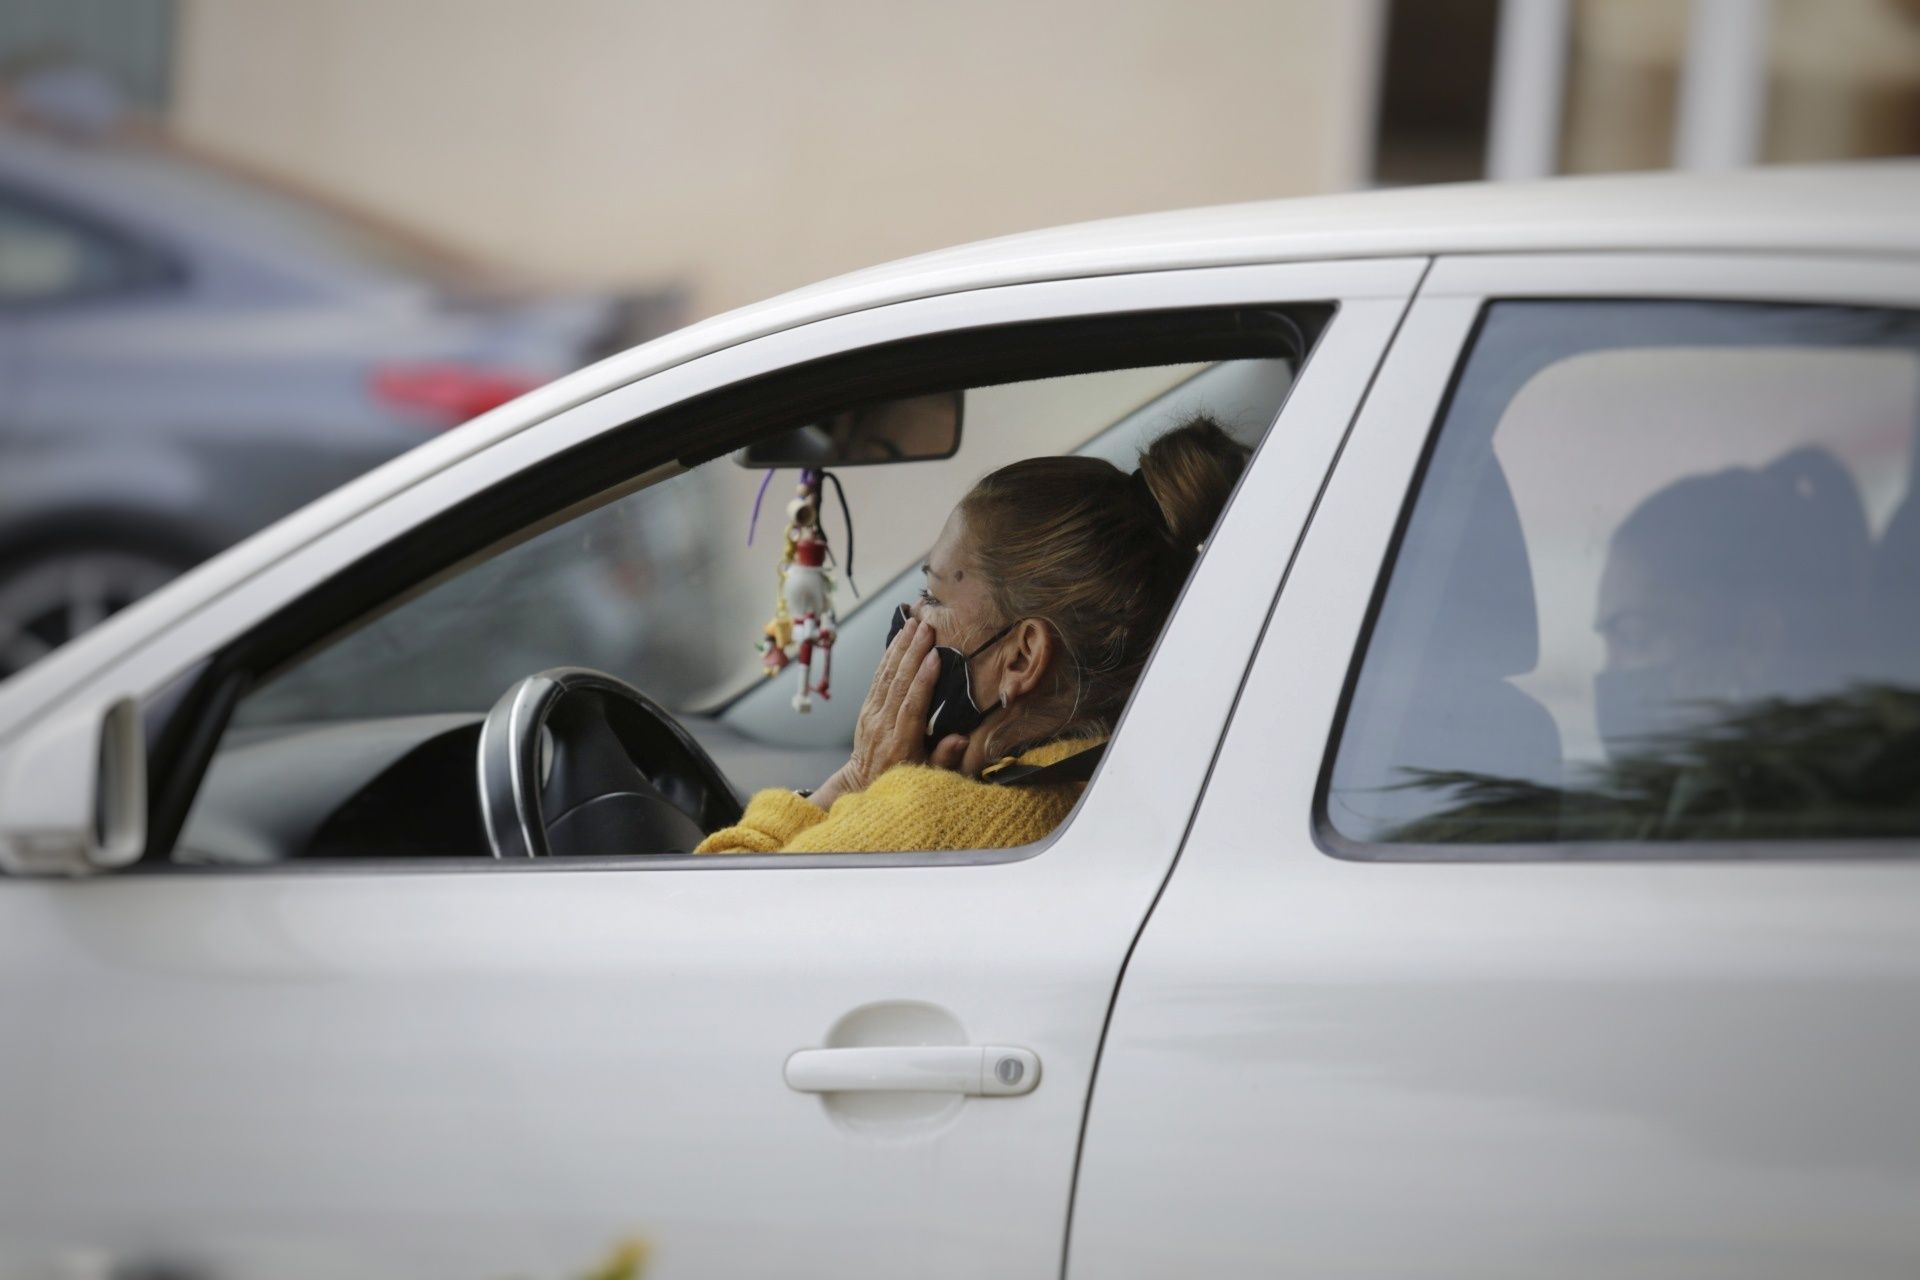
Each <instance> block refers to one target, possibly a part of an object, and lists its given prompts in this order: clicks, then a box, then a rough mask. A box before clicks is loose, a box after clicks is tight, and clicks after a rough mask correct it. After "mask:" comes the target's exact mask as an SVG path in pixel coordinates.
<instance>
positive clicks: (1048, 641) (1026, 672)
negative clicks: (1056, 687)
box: [1000, 618, 1054, 702]
mask: <svg viewBox="0 0 1920 1280" xmlns="http://www.w3.org/2000/svg"><path fill="white" fill-rule="evenodd" d="M1000 643H1001V644H1003V645H1005V646H1006V657H1005V658H1004V659H1003V662H1004V664H1005V665H1003V666H1002V667H1001V668H1000V696H1001V697H1002V698H1003V699H1005V700H1006V701H1007V702H1017V701H1019V700H1020V699H1021V698H1024V697H1026V696H1027V695H1028V694H1030V693H1032V692H1034V691H1035V690H1036V689H1038V688H1040V686H1041V682H1042V681H1043V680H1045V679H1046V677H1047V672H1049V671H1050V670H1052V669H1053V658H1054V639H1053V628H1051V627H1049V626H1048V625H1047V624H1046V623H1044V622H1042V621H1040V620H1039V619H1038V618H1022V619H1021V620H1020V621H1019V622H1016V623H1014V625H1013V630H1012V631H1009V632H1008V633H1007V638H1006V639H1004V640H1002V641H1001V642H1000Z"/></svg>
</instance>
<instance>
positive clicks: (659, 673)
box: [175, 357, 1296, 864]
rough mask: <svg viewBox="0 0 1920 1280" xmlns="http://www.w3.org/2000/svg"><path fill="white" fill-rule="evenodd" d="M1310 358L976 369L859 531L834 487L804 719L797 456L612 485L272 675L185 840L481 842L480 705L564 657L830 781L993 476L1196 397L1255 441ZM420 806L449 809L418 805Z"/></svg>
mask: <svg viewBox="0 0 1920 1280" xmlns="http://www.w3.org/2000/svg"><path fill="white" fill-rule="evenodd" d="M1295 364H1296V361H1294V360H1292V359H1288V358H1279V357H1273V358H1251V359H1234V360H1228V361H1223V362H1215V363H1187V364H1179V365H1160V366H1153V367H1146V368H1128V369H1119V370H1111V371H1104V372H1098V373H1087V374H1076V375H1071V376H1063V377H1053V378H1039V379H1032V380H1027V381H1018V382H1010V383H1004V384H998V385H988V386H979V387H974V388H971V389H969V390H967V391H966V392H965V399H964V429H963V434H962V439H961V443H960V448H959V450H958V452H957V453H955V455H954V456H953V457H951V458H946V459H941V460H937V461H925V462H913V463H908V464H902V465H892V466H877V467H864V468H863V467H849V468H845V469H843V470H840V471H837V472H835V475H836V476H837V477H838V478H839V480H840V481H841V483H842V484H843V485H844V487H845V491H846V499H847V508H848V510H850V511H851V513H852V518H853V530H852V536H851V537H849V536H848V533H847V529H846V525H845V522H844V517H843V515H842V512H841V511H840V510H839V508H838V505H837V504H833V505H831V506H829V508H828V510H827V513H826V518H825V521H824V524H825V528H826V530H827V532H828V534H829V536H830V539H831V545H832V548H833V554H834V565H835V572H836V577H837V579H838V585H837V588H836V596H835V600H834V607H835V609H836V611H837V612H838V614H839V618H840V624H839V630H838V636H837V638H836V640H835V641H834V644H833V649H832V661H833V668H832V671H833V675H832V695H833V696H832V697H831V699H829V700H820V701H818V702H816V705H815V707H814V710H813V711H812V713H810V714H807V715H801V714H798V713H796V711H795V710H794V708H793V706H792V705H791V694H792V690H791V689H790V688H789V687H788V686H789V684H790V683H791V681H790V680H779V681H769V680H767V679H765V672H766V664H765V663H764V662H763V659H762V654H761V651H760V647H759V643H758V642H759V641H760V639H761V637H762V635H763V633H764V631H765V628H766V626H767V623H768V618H769V616H770V615H771V614H772V613H773V611H774V608H775V603H776V593H777V591H778V588H779V579H778V578H777V576H776V565H777V563H778V560H779V555H780V548H781V534H782V526H783V524H784V522H785V515H784V505H785V502H786V496H785V495H787V494H789V493H790V491H791V488H792V483H793V476H792V473H790V472H787V473H777V474H775V475H774V476H772V477H771V479H770V478H769V476H768V474H767V473H765V472H763V471H758V470H748V469H745V468H742V467H740V466H738V465H735V463H734V462H733V461H732V460H731V459H729V458H720V459H716V460H714V461H711V462H706V463H703V464H701V465H699V466H697V467H694V468H692V469H690V470H687V471H684V472H681V473H679V474H675V475H671V476H669V477H667V478H665V479H663V480H660V481H658V482H656V483H653V484H650V485H648V486H647V487H645V488H642V489H640V490H638V491H635V492H632V493H630V494H628V495H626V496H624V497H621V498H618V499H616V500H614V501H611V502H608V503H605V504H604V505H601V506H599V507H597V508H596V509H593V510H591V511H588V512H587V513H585V514H583V515H580V516H577V517H575V518H573V519H571V520H568V521H566V522H565V523H562V524H559V525H557V526H555V527H553V528H550V529H547V530H545V531H543V532H541V533H539V534H537V535H536V536H534V537H532V538H530V539H528V540H526V541H523V542H520V543H519V544H518V545H514V546H511V547H510V548H509V549H507V550H505V551H503V552H501V553H499V554H497V555H494V556H492V557H491V558H487V559H483V560H481V561H480V562H478V563H475V564H472V565H470V566H468V567H466V568H464V569H462V570H459V571H457V572H455V573H453V574H452V575H450V576H447V577H445V578H444V579H443V580H441V581H439V582H437V583H435V584H433V585H431V586H430V587H428V588H427V589H425V590H423V591H420V592H419V593H417V594H414V595H412V596H411V598H407V599H404V600H402V601H400V602H398V603H396V604H394V605H392V606H391V607H389V608H387V609H385V610H384V611H382V612H379V613H377V614H376V615H374V616H372V617H369V618H367V619H365V620H364V621H363V622H362V623H360V624H359V625H357V626H355V627H354V628H352V629H350V630H349V631H347V632H346V633H344V634H343V635H341V636H340V637H338V638H337V639H335V640H333V641H332V642H330V643H327V644H325V645H322V646H320V647H318V648H316V649H314V650H313V651H311V652H310V653H308V654H307V655H306V656H305V657H303V658H300V659H298V660H296V661H294V662H293V663H292V664H291V665H289V666H288V667H286V668H285V669H284V670H282V671H281V672H279V673H278V674H277V675H275V676H274V677H273V678H272V679H271V680H269V681H267V682H266V683H264V684H262V685H260V686H259V687H257V688H255V689H254V690H253V691H252V692H251V693H250V694H249V695H248V696H246V697H245V698H244V699H243V700H242V701H241V703H240V705H239V706H238V708H237V709H236V711H235V713H234V715H233V717H232V719H231V721H230V725H229V728H228V730H227V732H226V734H225V736H224V737H223V738H222V740H221V743H220V747H219V749H218V751H217V752H216V753H215V755H214V758H213V760H212V763H211V765H210V767H209V769H208V772H207V775H206V777H205V779H204V782H203V784H202V786H201V788H200V791H199V793H198V796H197V798H196V799H195V801H194V804H193V808H192V810H191V813H190V816H189V819H188V822H187V826H186V829H185V831H184V833H183V835H182V837H181V839H180V841H179V843H178V846H177V848H176V850H175V857H176V860H181V861H190V862H202V863H205V862H213V863H225V864H234V863H264V862H272V861H278V860H282V859H284V858H287V857H297V856H318V855H333V854H351V853H354V852H356V851H357V852H361V853H365V852H370V851H373V849H372V848H371V847H370V846H372V845H375V844H377V845H378V846H379V850H380V851H383V852H388V853H391V852H397V851H398V852H411V853H467V854H474V855H484V854H485V852H486V845H485V843H484V841H483V840H481V839H480V838H479V836H478V834H477V821H476V818H475V814H474V812H473V810H474V805H475V800H474V785H475V784H474V751H475V744H476V741H477V738H478V733H479V724H480V720H481V718H482V717H483V716H484V714H485V713H486V712H487V711H488V709H489V708H491V707H492V706H493V705H494V704H495V703H496V702H497V701H498V700H499V699H500V697H501V695H502V694H503V693H505V692H506V691H507V690H508V689H509V688H510V687H512V686H513V685H514V684H515V682H517V681H519V680H521V679H522V678H524V677H526V676H529V675H532V674H534V673H535V672H539V671H542V670H546V669H549V668H554V667H561V666H585V667H592V668H596V669H599V670H602V671H605V672H608V673H609V674H612V675H614V676H616V677H618V678H619V679H621V680H623V681H625V682H627V683H629V684H631V685H633V686H634V687H636V688H637V689H639V690H640V691H641V692H642V693H644V694H646V695H648V696H649V697H650V698H652V699H653V700H655V701H656V702H658V703H660V704H661V705H662V706H664V707H665V708H667V709H668V710H669V711H671V712H672V713H673V714H674V715H675V716H676V718H677V719H678V721H679V723H680V724H681V725H682V726H683V727H684V728H685V730H686V731H687V732H688V733H689V734H691V735H692V737H693V738H694V739H695V740H697V741H698V742H699V744H700V745H701V746H702V748H703V749H704V750H706V751H707V752H708V753H709V754H710V755H711V756H712V758H713V759H714V760H715V761H716V763H717V764H718V765H719V767H720V768H721V769H722V770H723V771H724V772H725V774H726V775H727V777H728V778H729V780H730V781H731V783H732V784H733V786H734V787H735V789H736V790H738V791H739V792H741V793H750V792H752V791H754V790H756V789H759V788H761V787H764V786H769V785H779V786H785V787H793V786H801V785H813V784H814V783H816V782H817V781H818V780H819V779H820V778H821V777H824V776H825V775H826V774H827V773H829V772H831V771H832V769H834V768H835V767H837V766H838V764H839V763H841V762H843V761H844V760H845V757H846V753H847V750H848V748H849V747H850V745H851V742H852V724H853V718H854V717H853V713H854V712H855V711H856V710H857V708H858V705H859V703H860V701H861V698H862V695H863V694H864V693H865V688H866V684H867V681H868V679H869V678H870V676H871V674H872V671H873V668H874V664H875V662H876V661H877V658H878V655H879V653H880V651H881V649H882V648H883V647H884V641H885V638H886V632H887V624H888V622H889V618H890V615H891V613H892V610H893V607H894V605H896V604H898V603H900V602H902V601H905V600H910V599H912V598H913V595H914V593H915V591H916V590H917V588H918V586H919V585H920V584H919V582H918V566H919V565H920V564H921V563H922V561H923V559H924V558H925V553H926V551H927V549H928V548H929V547H930V546H931V545H932V543H933V541H934V539H935V537H936V536H937V534H938V532H939V529H940V527H941V525H942V523H943V522H944V520H945V518H946V515H947V513H948V511H949V510H950V509H951V508H952V506H953V504H954V503H955V502H957V501H958V500H959V498H960V497H961V496H962V495H963V494H964V492H965V491H966V489H967V488H968V487H970V486H971V485H972V483H973V482H974V481H975V480H976V479H978V478H979V477H980V476H981V475H983V474H985V473H986V472H989V471H992V470H994V469H996V468H997V467H999V466H1001V465H1004V464H1005V463H1007V462H1010V461H1013V460H1015V459H1018V458H1023V457H1031V456H1035V455H1040V454H1050V453H1071V452H1076V451H1081V452H1088V453H1093V454H1097V455H1100V456H1107V457H1116V456H1117V457H1120V458H1122V459H1125V460H1126V461H1127V463H1128V465H1131V456H1132V453H1133V452H1134V451H1135V450H1137V449H1138V448H1139V447H1140V446H1141V445H1142V444H1143V443H1144V442H1145V441H1146V440H1147V439H1149V438H1151V437H1152V436H1154V435H1157V434H1159V433H1160V432H1162V431H1165V430H1167V429H1168V428H1170V427H1173V426H1176V425H1178V424H1179V423H1180V422H1181V421H1183V420H1184V419H1186V418H1187V417H1190V416H1191V415H1193V414H1194V413H1197V412H1205V413H1208V414H1210V415H1212V416H1214V417H1215V418H1216V419H1217V420H1219V421H1220V422H1221V423H1222V425H1223V426H1226V427H1227V428H1228V429H1229V431H1230V432H1231V433H1233V434H1235V435H1236V436H1238V438H1239V439H1240V440H1241V441H1242V442H1243V443H1247V444H1249V445H1251V444H1256V443H1257V442H1258V440H1259V438H1260V437H1261V435H1262V434H1263V433H1264V432H1265V430H1266V429H1267V426H1268V424H1269V423H1271V422H1272V421H1273V419H1274V417H1275V415H1276V413H1277V411H1278V408H1279V405H1280V402H1281V400H1282V399H1283V398H1284V396H1285V395H1286V392H1287V390H1288V388H1289V386H1290V385H1291V380H1292V375H1293V370H1294V367H1295ZM763 485H767V486H768V490H767V493H766V496H765V498H764V500H762V499H761V497H760V493H761V489H762V486H763ZM756 503H759V504H760V506H761V508H762V509H761V510H760V512H759V515H758V519H757V521H756V520H755V519H754V516H753V513H754V510H755V506H756ZM750 529H751V537H752V540H751V542H749V535H750ZM909 578H911V579H913V581H912V582H911V584H909V582H908V579H909ZM856 587H857V592H856ZM433 796H440V797H442V800H441V801H440V802H439V803H433V802H431V801H430V800H427V798H430V797H433ZM423 800H425V801H426V802H425V803H423ZM416 809H417V810H421V811H423V812H427V813H430V814H431V817H430V818H427V819H421V820H416V819H417V816H418V815H416V814H415V813H414V812H413V811H414V810H416Z"/></svg>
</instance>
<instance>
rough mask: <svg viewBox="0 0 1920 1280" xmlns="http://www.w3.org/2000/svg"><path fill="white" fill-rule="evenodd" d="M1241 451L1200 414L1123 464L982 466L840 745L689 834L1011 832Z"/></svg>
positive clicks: (908, 836) (1148, 643)
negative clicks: (823, 774)
mask: <svg viewBox="0 0 1920 1280" xmlns="http://www.w3.org/2000/svg"><path fill="white" fill-rule="evenodd" d="M1246 460H1247V451H1246V450H1245V449H1244V448H1242V447H1241V446H1240V445H1238V444H1236V443H1234V441H1233V440H1232V439H1231V438H1230V437H1229V436H1228V435H1227V434H1226V432H1224V431H1222V430H1221V429H1220V427H1219V425H1218V424H1216V423H1214V422H1213V421H1211V420H1209V419H1204V418H1202V419H1197V420H1195V421H1193V422H1190V423H1188V424H1187V425H1186V426H1183V427H1180V428H1178V429H1177V430H1174V431H1170V432H1168V433H1167V434H1165V435H1163V436H1161V437H1160V438H1159V439H1157V440H1155V441H1154V442H1153V443H1152V444H1151V445H1150V446H1149V447H1148V448H1147V450H1146V452H1145V453H1143V454H1141V456H1140V469H1139V470H1138V471H1135V472H1133V473H1132V474H1130V475H1129V474H1128V473H1126V472H1123V471H1121V470H1120V469H1119V468H1117V467H1115V466H1114V465H1113V464H1112V463H1110V462H1105V461H1102V460H1100V459H1098V458H1084V457H1071V458H1031V459H1028V460H1027V461H1024V462H1016V463H1014V464H1012V465H1011V466H1007V467H1002V468H1001V469H1000V470H998V471H996V472H994V473H993V474H992V475H989V476H988V477H987V478H986V479H984V480H982V481H980V483H979V484H977V485H975V486H974V487H973V490H972V491H971V492H970V493H968V494H967V496H966V497H965V498H963V499H961V502H960V505H959V506H957V507H955V508H954V510H953V513H952V514H951V515H950V516H948V517H947V522H946V525H945V527H944V528H942V529H941V531H940V538H939V541H937V542H936V543H935V544H934V547H933V551H932V552H931V554H929V556H928V557H927V563H926V565H925V566H924V571H925V573H926V576H927V585H926V588H925V590H923V591H922V592H921V593H920V599H919V601H918V602H917V603H916V604H915V605H914V606H913V607H912V608H911V610H907V609H905V608H904V607H903V610H902V613H901V614H900V615H899V616H898V617H896V619H895V626H896V633H895V635H894V636H893V638H892V640H891V641H890V642H889V643H888V645H887V651H886V654H885V656H884V657H883V658H882V659H881V662H880V669H879V671H877V672H876V673H875V675H874V679H873V686H872V688H870V689H869V690H868V691H867V698H866V702H865V704H864V705H862V707H861V709H860V718H859V721H858V723H857V725H856V727H855V729H854V736H853V755H852V756H851V757H850V758H849V759H848V760H847V762H846V763H845V764H844V765H842V766H841V767H840V768H839V770H838V771H836V772H835V773H834V775H833V776H832V777H831V778H829V779H827V781H826V782H825V783H823V784H822V785H821V786H820V787H818V788H817V789H815V790H813V791H811V792H804V791H780V790H773V791H762V792H761V793H760V794H759V795H756V796H755V797H754V798H753V801H752V802H751V803H750V804H749V805H748V806H747V810H746V812H745V813H744V814H742V815H741V818H740V821H739V823H738V824H736V825H734V826H731V827H727V828H725V829H724V830H721V831H716V832H714V833H713V834H712V835H711V836H708V837H707V839H706V840H705V841H704V842H702V843H701V845H700V848H699V850H698V852H700V853H773V852H792V853H835V852H844V853H878V852H886V851H889V850H907V849H916V850H918V849H988V848H1006V847H1011V846H1013V845H1021V844H1027V843H1029V842H1031V841H1034V840H1038V839H1040V838H1041V837H1043V836H1045V835H1046V834H1047V833H1048V832H1050V831H1052V830H1053V828H1054V827H1055V826H1057V825H1059V822H1060V820H1061V819H1062V818H1064V817H1066V815H1067V811H1068V810H1069V809H1071V808H1072V807H1073V803H1074V801H1075V800H1076V799H1077V798H1078V797H1079V793H1080V786H1081V783H1080V782H1079V781H1078V780H1062V779H1060V778H1059V777H1058V776H1057V775H1056V774H1050V773H1046V772H1040V771H1041V770H1044V769H1046V768H1047V767H1048V766H1052V765H1059V764H1062V762H1064V761H1066V760H1068V759H1069V758H1070V757H1072V756H1075V755H1078V754H1079V753H1080V752H1083V751H1087V750H1089V749H1091V748H1093V747H1096V746H1098V745H1099V744H1100V743H1101V742H1103V741H1105V739H1106V737H1107V735H1108V734H1109V733H1111V732H1112V730H1113V722H1114V720H1115V719H1116V718H1117V717H1118V716H1119V714H1120V709H1121V707H1123V706H1124V705H1125V704H1126V700H1127V695H1128V694H1129V693H1131V692H1132V690H1133V683H1134V681H1135V680H1136V679H1138V677H1139V675H1140V668H1141V667H1142V665H1144V664H1145V662H1146V659H1147V653H1148V651H1149V650H1150V649H1152V647H1153V642H1154V638H1155V637H1156V636H1157V635H1159V633H1160V627H1161V625H1162V624H1163V623H1165V622H1166V620H1167V613H1168V611H1169V610H1171V609H1172V607H1173V600H1174V596H1175V595H1177V594H1178V593H1179V590H1180V587H1181V584H1182V583H1183V582H1185V581H1186V577H1187V572H1188V570H1190V569H1191V568H1192V567H1193V562H1194V559H1195V557H1196V556H1197V555H1198V554H1199V549H1200V544H1201V543H1202V542H1203V541H1204V540H1205V539H1206V537H1207V534H1208V533H1209V532H1210V531H1211V530H1212V528H1213V523H1214V520H1215V519H1216V518H1217V517H1218V516H1219V514H1220V509H1221V507H1223V506H1224V505H1225V504H1226V501H1227V496H1228V494H1230V493H1231V492H1232V491H1233V486H1234V482H1235V481H1236V480H1238V479H1239V476H1240V472H1241V471H1242V470H1243V469H1244V468H1245V466H1246ZM937 650H944V651H945V652H944V654H943V653H941V652H937ZM943 672H944V676H943ZM936 695H937V696H936ZM1015 766H1018V767H1015ZM1014 775H1022V776H1021V778H1020V781H1019V783H1018V784H1012V783H1011V782H1010V779H1011V778H1012V777H1013V776H1014Z"/></svg>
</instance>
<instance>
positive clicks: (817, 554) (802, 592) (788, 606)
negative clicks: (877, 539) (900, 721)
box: [759, 469, 840, 715]
mask: <svg viewBox="0 0 1920 1280" xmlns="http://www.w3.org/2000/svg"><path fill="white" fill-rule="evenodd" d="M824 474H825V473H824V472H820V471H814V470H811V469H808V470H804V471H802V472H801V473H800V483H799V484H798V485H797V486H795V488H794V491H793V495H794V496H793V501H792V502H789V503H788V504H787V529H786V534H785V537H784V538H783V543H784V546H783V549H782V551H781V553H780V568H779V578H780V590H779V596H778V598H777V599H776V600H775V602H774V609H773V620H772V621H771V622H769V623H767V625H766V627H765V628H764V629H763V630H762V634H761V637H760V645H759V648H760V661H761V665H762V666H764V667H765V668H766V672H765V674H767V675H769V676H773V675H777V674H779V673H780V672H781V671H784V670H785V669H786V668H787V666H788V665H789V664H791V665H793V666H795V667H797V668H799V673H800V686H799V688H798V689H797V690H796V691H795V692H794V695H793V709H794V710H795V711H798V712H800V713H801V714H803V715H804V714H806V713H807V712H809V711H811V710H813V695H814V694H816V693H817V694H819V695H820V696H821V697H822V698H830V697H832V696H833V695H832V694H831V692H829V688H830V685H831V683H832V677H833V641H834V637H835V635H836V634H837V633H838V630H839V622H840V620H839V618H838V617H837V616H836V615H835V614H834V611H833V576H832V574H831V573H829V572H828V570H827V559H828V550H827V535H826V531H825V530H824V529H822V528H821V527H820V496H821V482H822V478H823V476H824ZM816 652H817V653H818V656H819V658H820V678H819V680H818V682H816V681H815V680H814V678H813V660H814V657H815V654H816Z"/></svg>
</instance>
